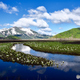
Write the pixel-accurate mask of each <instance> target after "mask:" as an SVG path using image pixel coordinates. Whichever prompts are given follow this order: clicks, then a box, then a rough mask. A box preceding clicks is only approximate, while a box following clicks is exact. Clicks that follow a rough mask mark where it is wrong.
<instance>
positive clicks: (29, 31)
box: [20, 28, 34, 35]
mask: <svg viewBox="0 0 80 80" xmlns="http://www.w3.org/2000/svg"><path fill="white" fill-rule="evenodd" d="M20 30H22V31H25V32H26V34H32V35H33V34H34V33H33V32H32V31H31V30H30V29H29V28H20Z"/></svg>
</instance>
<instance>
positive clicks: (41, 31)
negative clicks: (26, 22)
mask: <svg viewBox="0 0 80 80" xmlns="http://www.w3.org/2000/svg"><path fill="white" fill-rule="evenodd" d="M37 32H38V33H40V34H46V35H52V33H51V32H46V31H43V30H41V29H39V30H38V31H37Z"/></svg>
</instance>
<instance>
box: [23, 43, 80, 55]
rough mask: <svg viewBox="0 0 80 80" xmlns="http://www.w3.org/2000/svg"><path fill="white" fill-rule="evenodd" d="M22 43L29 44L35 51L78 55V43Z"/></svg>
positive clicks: (79, 50)
mask: <svg viewBox="0 0 80 80" xmlns="http://www.w3.org/2000/svg"><path fill="white" fill-rule="evenodd" d="M24 45H27V46H30V47H31V48H32V49H34V50H37V51H43V52H49V53H59V54H69V55H80V45H79V44H65V43H64V42H25V43H24Z"/></svg>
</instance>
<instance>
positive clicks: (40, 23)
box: [11, 18, 49, 28]
mask: <svg viewBox="0 0 80 80" xmlns="http://www.w3.org/2000/svg"><path fill="white" fill-rule="evenodd" d="M31 25H33V26H37V27H40V28H42V27H43V28H45V27H48V26H49V25H48V24H47V23H46V21H45V20H43V19H34V18H20V19H19V20H18V21H16V22H14V23H13V24H11V26H17V27H29V26H31Z"/></svg>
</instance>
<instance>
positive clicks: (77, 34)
mask: <svg viewBox="0 0 80 80" xmlns="http://www.w3.org/2000/svg"><path fill="white" fill-rule="evenodd" d="M52 38H80V28H73V29H70V30H68V31H64V32H62V33H59V34H57V35H55V36H53V37H52Z"/></svg>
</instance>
